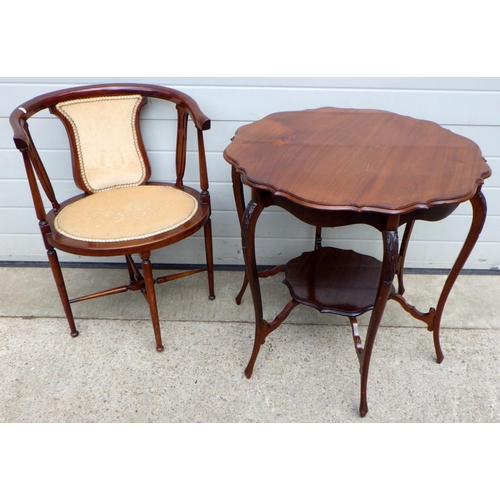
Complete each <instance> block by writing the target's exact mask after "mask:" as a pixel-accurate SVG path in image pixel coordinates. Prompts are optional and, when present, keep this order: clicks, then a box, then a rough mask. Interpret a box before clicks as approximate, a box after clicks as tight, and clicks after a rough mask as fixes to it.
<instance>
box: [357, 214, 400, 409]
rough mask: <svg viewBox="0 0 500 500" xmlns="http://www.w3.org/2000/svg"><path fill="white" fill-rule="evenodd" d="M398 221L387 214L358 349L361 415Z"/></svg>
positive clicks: (393, 264) (395, 254)
mask: <svg viewBox="0 0 500 500" xmlns="http://www.w3.org/2000/svg"><path fill="white" fill-rule="evenodd" d="M398 222H399V216H389V220H388V224H387V229H386V230H384V231H383V233H382V234H383V241H384V260H383V263H382V269H381V273H380V281H379V285H378V290H377V297H376V299H375V304H374V308H373V311H372V314H371V317H370V323H369V324H368V331H367V333H366V339H365V345H364V348H363V350H362V351H358V350H357V352H358V357H359V361H360V371H361V397H360V404H359V414H360V415H361V417H364V416H366V414H367V413H368V403H367V397H366V388H367V383H368V370H369V367H370V358H371V353H372V350H373V344H374V342H375V337H376V335H377V330H378V327H379V325H380V321H381V320H382V315H383V313H384V310H385V306H386V304H387V301H388V299H389V294H390V291H391V287H392V282H393V280H394V276H395V274H396V267H397V262H398V232H397V228H398Z"/></svg>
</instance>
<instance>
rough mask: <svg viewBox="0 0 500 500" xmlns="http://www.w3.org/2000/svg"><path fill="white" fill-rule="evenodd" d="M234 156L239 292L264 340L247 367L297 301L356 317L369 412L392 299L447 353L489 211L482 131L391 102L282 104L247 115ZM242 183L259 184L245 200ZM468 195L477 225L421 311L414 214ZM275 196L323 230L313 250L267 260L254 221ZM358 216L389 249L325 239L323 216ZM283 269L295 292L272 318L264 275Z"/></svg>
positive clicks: (436, 217) (355, 220)
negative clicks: (378, 341)
mask: <svg viewBox="0 0 500 500" xmlns="http://www.w3.org/2000/svg"><path fill="white" fill-rule="evenodd" d="M224 158H225V160H226V161H227V162H228V163H229V164H231V165H232V182H233V190H234V196H235V202H236V208H237V212H238V217H239V220H240V223H241V235H242V247H243V255H244V259H245V279H244V283H243V287H242V289H241V292H240V294H239V295H238V297H237V299H236V301H237V302H238V303H240V301H241V298H242V296H243V293H244V291H245V288H246V286H247V284H249V285H250V289H251V293H252V298H253V304H254V309H255V339H254V347H253V351H252V354H251V357H250V361H249V363H248V366H247V367H246V369H245V374H246V376H247V377H248V378H250V377H251V375H252V371H253V368H254V364H255V361H256V359H257V355H258V353H259V349H260V346H261V345H262V344H264V342H265V340H266V337H267V336H268V335H269V334H270V333H271V332H272V331H274V330H275V329H276V328H277V327H278V326H280V325H281V323H282V322H283V321H284V320H285V319H286V318H287V316H288V315H289V314H290V312H291V311H292V310H293V309H294V308H295V307H296V306H297V305H299V304H304V305H308V306H311V307H314V308H316V309H317V310H319V311H321V312H326V313H333V314H339V315H342V316H346V317H347V318H349V321H350V324H351V327H352V334H353V339H354V346H355V351H356V354H357V356H358V359H359V364H360V373H361V396H360V406H359V412H360V415H361V416H365V415H366V414H367V412H368V404H367V396H366V389H367V381H368V370H369V365H370V357H371V354H372V349H373V344H374V341H375V336H376V334H377V330H378V328H379V325H380V322H381V319H382V315H383V312H384V309H385V306H386V303H387V301H388V300H389V299H393V300H395V301H397V302H398V303H399V304H401V306H402V307H403V308H404V310H405V311H407V312H408V313H409V314H411V315H412V316H413V317H414V318H416V319H418V320H421V321H422V322H424V323H425V324H426V325H427V328H428V330H429V331H432V332H433V339H434V346H435V350H436V356H437V362H438V363H440V362H441V361H442V360H443V352H442V350H441V346H440V343H439V327H440V323H441V318H442V314H443V309H444V306H445V303H446V300H447V298H448V295H449V293H450V290H451V288H452V286H453V284H454V282H455V280H456V279H457V277H458V275H459V273H460V271H461V270H462V268H463V266H464V264H465V262H466V260H467V258H468V256H469V255H470V253H471V251H472V249H473V247H474V245H475V243H476V241H477V239H478V237H479V234H480V232H481V229H482V227H483V224H484V220H485V217H486V201H485V198H484V196H483V194H482V193H481V186H482V184H483V182H484V180H485V179H486V178H487V177H489V176H490V175H491V169H490V168H489V166H488V165H487V163H486V162H485V160H484V158H483V157H482V154H481V151H480V149H479V147H478V146H477V145H476V144H475V143H474V142H472V141H471V140H469V139H467V138H465V137H461V136H459V135H457V134H455V133H453V132H451V131H449V130H446V129H444V128H442V127H440V126H439V125H437V124H435V123H432V122H430V121H423V120H417V119H414V118H410V117H407V116H401V115H398V114H395V113H390V112H386V111H378V110H359V109H339V108H330V107H328V108H320V109H314V110H305V111H292V112H281V113H274V114H272V115H269V116H267V117H265V118H263V119H262V120H259V121H256V122H254V123H252V124H250V125H245V126H243V127H240V128H239V129H238V130H237V133H236V135H235V137H234V138H233V140H232V142H231V143H230V145H229V146H228V147H227V148H226V150H225V151H224ZM243 184H245V185H247V186H249V187H250V188H251V200H250V201H249V203H248V204H247V205H246V204H245V199H244V192H243ZM467 201H469V202H470V203H471V205H472V223H471V227H470V230H469V233H468V236H467V238H466V240H465V242H464V245H463V247H462V249H461V251H460V253H459V255H458V257H457V260H456V262H455V264H454V265H453V267H452V269H451V271H450V273H449V275H448V278H447V280H446V282H445V285H444V288H443V290H442V292H441V295H440V297H439V300H438V303H437V306H436V308H431V309H430V310H429V311H428V312H420V311H418V310H417V309H416V308H415V307H414V306H412V305H411V304H409V303H408V302H407V301H406V299H405V298H404V292H405V289H404V284H403V270H404V261H405V255H406V250H407V248H408V244H409V241H410V236H411V232H412V229H413V226H414V223H415V221H417V220H425V221H440V220H442V219H444V218H445V217H447V216H449V215H450V214H451V213H452V212H453V211H454V210H455V209H456V208H457V207H458V205H459V204H461V203H463V202H467ZM272 205H276V206H279V207H282V208H283V209H285V210H287V211H288V212H290V213H291V214H293V215H294V216H295V217H297V218H298V219H300V220H301V221H303V222H305V223H307V224H310V225H312V226H315V228H316V238H315V242H314V247H313V248H312V250H311V252H306V253H303V254H302V255H300V256H297V257H296V258H294V259H292V260H291V261H290V262H288V263H286V264H284V265H279V266H277V267H275V268H274V269H270V270H266V271H258V269H257V263H256V257H255V229H256V224H257V220H258V218H259V216H260V214H261V213H262V211H263V210H264V209H265V208H266V207H269V206H272ZM351 224H368V225H369V226H372V227H374V228H376V229H377V230H379V231H380V232H381V235H382V244H383V258H382V261H380V260H378V259H375V258H373V257H371V256H367V255H362V254H359V253H357V252H354V251H352V250H343V249H337V248H332V247H323V246H322V238H321V234H322V233H321V228H323V227H340V226H346V225H351ZM402 225H405V230H404V235H403V238H402V241H401V245H399V240H398V228H399V227H400V226H402ZM277 234H278V235H279V231H278V230H277ZM436 244H438V242H436ZM278 272H284V273H285V279H284V283H285V284H286V285H287V286H288V288H289V290H290V295H291V300H290V301H289V302H288V303H287V304H286V305H285V307H284V309H283V310H282V312H281V313H280V314H278V316H277V317H276V318H275V319H274V320H273V321H271V322H268V321H266V320H264V316H263V306H262V297H261V291H260V284H259V278H263V277H267V276H271V275H273V274H276V273H278ZM395 277H396V278H397V279H396V280H395ZM368 311H371V317H370V321H369V325H368V328H367V332H366V336H365V339H364V342H363V341H362V338H361V335H360V332H359V330H358V323H357V320H356V318H357V317H358V316H359V315H361V314H363V313H366V312H368Z"/></svg>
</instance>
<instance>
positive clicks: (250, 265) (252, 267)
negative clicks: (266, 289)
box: [241, 200, 266, 378]
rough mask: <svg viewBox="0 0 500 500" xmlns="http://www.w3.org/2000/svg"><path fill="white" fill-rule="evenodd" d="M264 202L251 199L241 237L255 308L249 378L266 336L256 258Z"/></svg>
mask: <svg viewBox="0 0 500 500" xmlns="http://www.w3.org/2000/svg"><path fill="white" fill-rule="evenodd" d="M263 209H264V204H263V203H262V202H260V203H259V201H257V202H256V201H254V200H251V201H250V203H249V204H248V206H247V208H246V210H245V213H244V214H243V218H242V224H241V238H242V246H243V256H244V258H245V275H246V279H247V280H248V284H249V285H250V290H251V292H252V298H253V305H254V310H255V339H254V346H253V351H252V355H251V357H250V361H249V362H248V365H247V367H246V369H245V375H246V377H247V378H250V377H251V376H252V371H253V366H254V364H255V360H256V359H257V355H258V354H259V349H260V346H261V345H262V344H263V343H264V340H265V338H266V331H265V330H266V323H265V322H264V316H263V310H262V296H261V293H260V284H259V276H258V272H257V263H256V259H255V227H256V225H257V220H258V218H259V215H260V214H261V212H262V210H263Z"/></svg>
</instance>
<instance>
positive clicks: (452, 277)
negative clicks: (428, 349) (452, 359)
mask: <svg viewBox="0 0 500 500" xmlns="http://www.w3.org/2000/svg"><path fill="white" fill-rule="evenodd" d="M470 203H471V205H472V222H471V227H470V229H469V233H468V235H467V238H466V240H465V243H464V245H463V247H462V250H461V251H460V253H459V255H458V257H457V260H456V261H455V264H454V265H453V267H452V268H451V271H450V273H449V274H448V278H446V282H445V284H444V287H443V290H442V291H441V295H440V297H439V301H438V304H437V306H436V314H435V317H434V325H433V326H434V328H433V339H434V348H435V349H436V357H437V362H438V363H441V362H442V361H443V359H444V355H443V351H442V349H441V344H440V341H439V328H440V325H441V318H442V316H443V310H444V306H445V304H446V300H447V299H448V296H449V294H450V291H451V289H452V287H453V285H454V283H455V281H456V279H457V278H458V275H459V274H460V271H461V270H462V268H463V267H464V265H465V263H466V261H467V259H468V258H469V255H470V254H471V252H472V249H473V248H474V245H475V244H476V242H477V240H478V238H479V235H480V234H481V231H482V229H483V226H484V221H485V220H486V212H487V205H486V199H485V197H484V195H483V193H482V192H481V188H479V189H478V190H477V191H476V194H475V195H474V197H473V198H471V200H470Z"/></svg>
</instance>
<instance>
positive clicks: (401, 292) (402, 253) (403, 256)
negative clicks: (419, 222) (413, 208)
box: [396, 220, 415, 295]
mask: <svg viewBox="0 0 500 500" xmlns="http://www.w3.org/2000/svg"><path fill="white" fill-rule="evenodd" d="M414 225H415V221H414V220H412V221H410V222H408V223H407V224H406V227H405V232H404V234H403V241H402V242H401V249H400V251H399V261H398V267H397V268H396V273H397V275H398V294H399V295H404V293H405V287H404V283H403V273H404V265H405V259H406V251H407V250H408V243H409V242H410V236H411V233H412V231H413V226H414Z"/></svg>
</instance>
